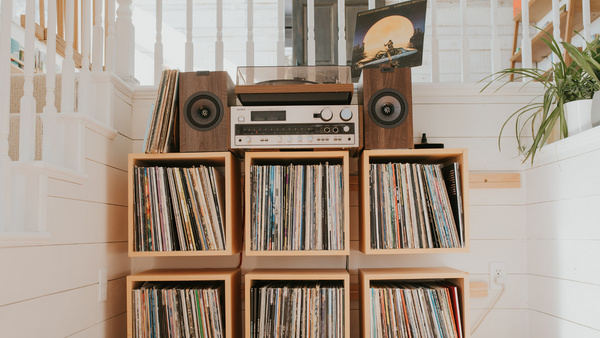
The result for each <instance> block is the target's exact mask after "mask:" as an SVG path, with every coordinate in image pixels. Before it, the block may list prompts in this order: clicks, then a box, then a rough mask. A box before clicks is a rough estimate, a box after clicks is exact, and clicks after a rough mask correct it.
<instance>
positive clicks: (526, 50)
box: [521, 0, 532, 68]
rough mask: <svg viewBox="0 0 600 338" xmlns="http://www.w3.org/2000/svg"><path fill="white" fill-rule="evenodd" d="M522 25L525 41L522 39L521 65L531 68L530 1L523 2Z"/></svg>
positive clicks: (524, 0)
mask: <svg viewBox="0 0 600 338" xmlns="http://www.w3.org/2000/svg"><path fill="white" fill-rule="evenodd" d="M521 24H522V25H523V39H521V64H522V65H523V68H531V67H532V61H531V38H530V37H529V0H521Z"/></svg>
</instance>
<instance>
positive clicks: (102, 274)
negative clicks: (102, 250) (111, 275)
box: [98, 269, 108, 302]
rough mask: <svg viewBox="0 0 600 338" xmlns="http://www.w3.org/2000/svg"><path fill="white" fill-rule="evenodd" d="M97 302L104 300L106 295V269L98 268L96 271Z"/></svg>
mask: <svg viewBox="0 0 600 338" xmlns="http://www.w3.org/2000/svg"><path fill="white" fill-rule="evenodd" d="M98 278H99V281H98V286H99V288H98V290H99V292H98V302H105V301H106V297H107V295H108V270H107V269H100V271H99V272H98Z"/></svg>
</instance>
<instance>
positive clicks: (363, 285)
mask: <svg viewBox="0 0 600 338" xmlns="http://www.w3.org/2000/svg"><path fill="white" fill-rule="evenodd" d="M432 280H444V281H447V282H450V283H452V284H454V285H455V286H457V287H458V293H459V297H458V298H459V307H460V318H461V322H462V337H463V338H469V337H470V331H469V330H470V326H469V274H468V273H466V272H463V271H460V270H456V269H452V268H446V267H440V268H383V269H359V270H358V282H359V301H360V308H361V312H360V324H361V325H360V327H361V336H362V337H363V338H369V337H371V335H370V332H371V321H370V319H371V315H372V313H371V304H370V294H371V293H370V287H371V282H372V281H410V282H416V281H432Z"/></svg>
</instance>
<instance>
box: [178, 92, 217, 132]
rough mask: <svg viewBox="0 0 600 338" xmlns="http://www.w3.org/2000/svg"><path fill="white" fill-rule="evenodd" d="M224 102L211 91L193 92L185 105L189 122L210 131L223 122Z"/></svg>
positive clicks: (184, 108)
mask: <svg viewBox="0 0 600 338" xmlns="http://www.w3.org/2000/svg"><path fill="white" fill-rule="evenodd" d="M223 112H224V110H223V103H221V100H219V98H218V97H216V96H215V95H214V94H213V93H210V92H197V93H194V94H192V95H191V96H190V97H189V98H188V99H187V101H185V105H184V107H183V116H184V118H185V122H187V124H188V125H189V126H190V127H192V128H194V129H196V130H199V131H208V130H211V129H213V128H215V127H216V126H218V125H219V123H221V120H222V119H223V115H224V113H223Z"/></svg>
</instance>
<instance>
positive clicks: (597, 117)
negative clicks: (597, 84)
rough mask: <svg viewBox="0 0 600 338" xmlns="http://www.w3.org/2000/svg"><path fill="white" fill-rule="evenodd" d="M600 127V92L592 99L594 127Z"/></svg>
mask: <svg viewBox="0 0 600 338" xmlns="http://www.w3.org/2000/svg"><path fill="white" fill-rule="evenodd" d="M596 126H600V91H598V92H595V93H594V98H593V99H592V127H596Z"/></svg>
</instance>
